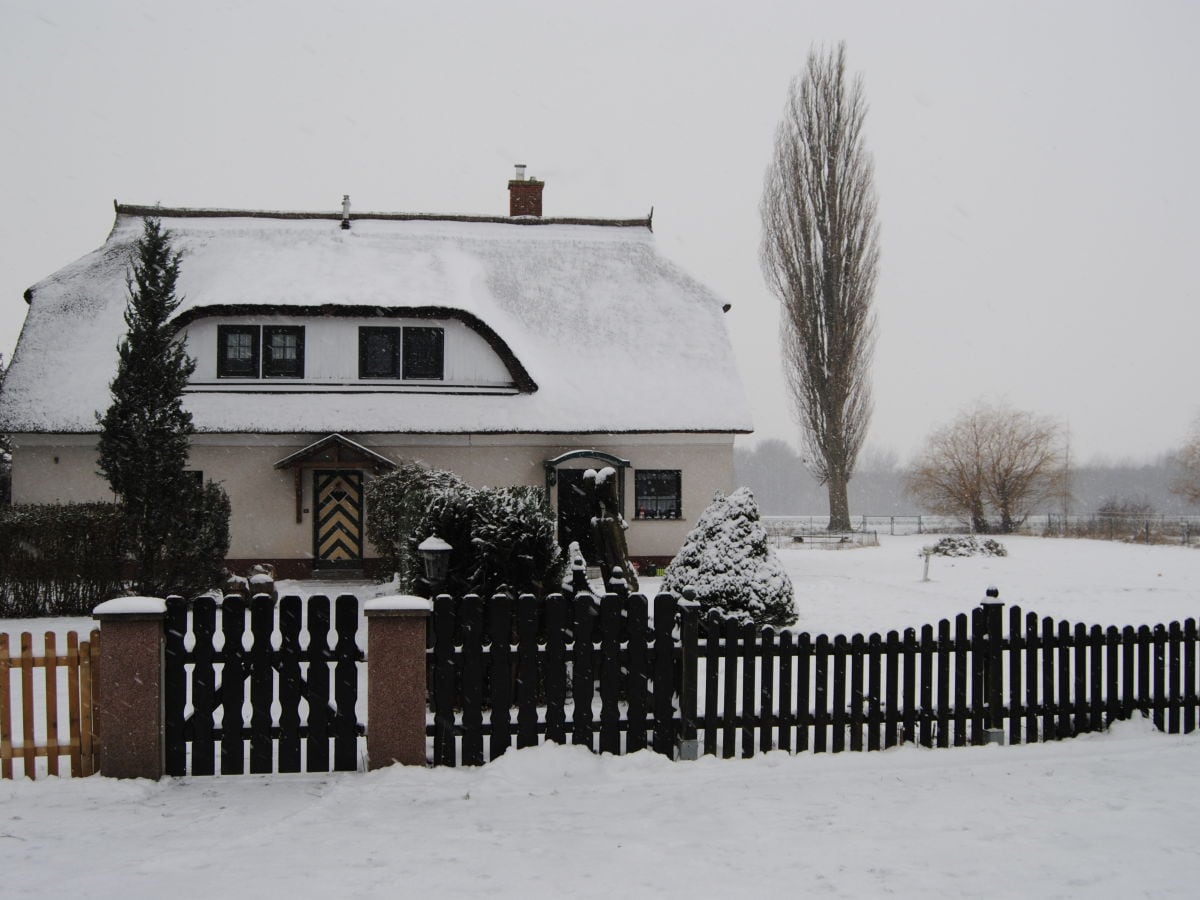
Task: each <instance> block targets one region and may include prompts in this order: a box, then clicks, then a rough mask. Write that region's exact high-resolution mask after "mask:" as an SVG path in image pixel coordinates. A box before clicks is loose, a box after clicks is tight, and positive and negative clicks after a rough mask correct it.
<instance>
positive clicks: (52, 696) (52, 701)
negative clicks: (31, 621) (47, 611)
mask: <svg viewBox="0 0 1200 900" xmlns="http://www.w3.org/2000/svg"><path fill="white" fill-rule="evenodd" d="M43 647H44V648H45V649H44V650H43V652H42V659H43V668H42V676H43V677H44V678H45V682H44V683H45V692H46V693H45V697H46V774H48V775H58V747H59V741H58V641H57V639H56V635H55V634H54V632H53V631H47V632H46V634H45V636H44V638H43Z"/></svg>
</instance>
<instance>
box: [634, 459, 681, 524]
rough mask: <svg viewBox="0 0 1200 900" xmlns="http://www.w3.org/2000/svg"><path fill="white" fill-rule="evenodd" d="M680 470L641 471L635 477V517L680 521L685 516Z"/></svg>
mask: <svg viewBox="0 0 1200 900" xmlns="http://www.w3.org/2000/svg"><path fill="white" fill-rule="evenodd" d="M680 480H681V479H680V472H679V470H678V469H640V470H638V471H637V472H636V473H635V475H634V485H635V488H634V517H635V518H638V519H678V518H680V517H681V516H682V515H683V504H682V500H681V497H680V493H681V492H680Z"/></svg>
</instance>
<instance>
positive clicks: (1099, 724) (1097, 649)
mask: <svg viewBox="0 0 1200 900" xmlns="http://www.w3.org/2000/svg"><path fill="white" fill-rule="evenodd" d="M1088 647H1089V650H1088V653H1089V654H1090V655H1089V657H1088V661H1089V663H1090V664H1091V669H1090V673H1089V675H1088V681H1089V682H1090V687H1091V695H1090V698H1089V699H1090V700H1091V707H1092V717H1091V723H1090V726H1091V730H1092V731H1103V730H1104V629H1103V628H1101V627H1100V626H1099V625H1093V626H1092V628H1091V631H1090V633H1089V635H1088Z"/></svg>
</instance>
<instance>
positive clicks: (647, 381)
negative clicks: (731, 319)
mask: <svg viewBox="0 0 1200 900" xmlns="http://www.w3.org/2000/svg"><path fill="white" fill-rule="evenodd" d="M150 212H156V213H157V214H158V215H159V216H160V217H161V218H162V220H163V224H164V226H165V227H166V228H168V229H169V230H170V231H171V232H172V233H173V235H174V246H175V247H176V248H177V249H180V250H182V251H183V254H184V256H183V263H182V269H181V274H180V279H179V286H178V292H179V294H180V295H181V296H182V298H183V300H182V303H181V306H180V310H179V313H178V315H179V316H180V317H183V319H184V321H187V320H190V319H194V318H197V317H203V316H204V315H205V310H206V309H207V308H209V307H223V306H224V307H230V306H239V307H240V306H244V305H246V304H254V305H262V306H264V307H267V308H269V309H270V312H271V314H285V315H286V313H287V308H288V307H313V306H321V305H327V304H335V305H338V306H340V307H342V308H350V309H353V308H355V307H360V306H361V307H363V308H364V312H366V311H367V310H368V309H373V308H377V307H387V308H392V309H401V310H403V309H406V308H412V309H414V310H416V309H428V308H430V307H435V308H443V309H446V310H454V311H461V312H462V313H464V314H466V316H467V317H474V318H475V319H477V320H478V321H480V322H482V323H483V324H484V325H486V326H487V327H488V328H490V329H491V330H492V331H493V332H495V335H496V336H497V337H498V338H499V341H501V342H502V343H503V345H504V346H505V347H506V348H507V349H508V350H509V351H511V353H512V354H513V356H514V357H515V358H516V360H517V361H518V362H519V363H520V365H521V366H523V367H524V369H525V370H526V371H527V372H528V374H529V377H530V379H531V381H532V383H533V384H534V385H536V386H537V390H536V391H535V392H532V393H517V394H508V395H497V394H490V395H430V394H407V393H360V394H336V395H322V394H320V393H299V394H281V393H203V392H199V393H189V394H188V395H187V396H186V398H185V404H186V406H187V408H188V409H190V410H191V411H192V414H193V418H194V421H195V425H196V429H197V431H199V432H275V433H298V432H299V433H326V432H335V431H336V432H342V433H382V432H408V433H431V434H437V433H471V432H551V433H559V432H561V433H573V432H584V433H586V432H663V431H714V432H744V431H749V430H750V429H751V422H750V414H749V407H748V404H747V402H746V398H745V395H744V393H743V390H742V386H741V381H740V379H739V377H738V374H737V369H736V366H735V364H734V359H733V352H732V348H731V346H730V342H729V338H728V335H727V333H726V330H725V324H724V321H723V313H722V307H723V305H724V304H723V302H722V300H721V299H720V298H719V297H717V296H716V295H714V294H713V293H712V292H711V291H709V290H708V289H707V288H705V287H704V286H703V285H701V284H699V283H698V282H696V281H695V280H694V279H692V278H691V277H690V276H688V275H687V274H686V273H685V272H683V271H682V270H680V269H679V268H678V267H677V266H675V265H673V264H672V263H670V262H668V261H667V260H665V259H663V258H662V257H661V256H659V254H658V253H657V251H656V249H655V245H654V237H653V234H652V233H651V231H650V228H649V221H648V220H641V221H638V220H616V221H607V222H606V221H601V220H553V219H542V220H536V219H535V220H530V219H512V220H508V219H496V218H483V217H475V218H472V217H462V216H459V217H440V218H439V217H434V216H404V215H397V216H387V215H383V214H366V215H361V216H353V217H352V220H353V226H352V228H350V229H349V230H343V229H341V228H340V223H339V222H338V221H337V217H331V216H329V215H327V214H294V213H291V214H282V213H252V212H242V213H239V212H237V211H230V210H219V211H218V210H208V211H206V210H167V209H159V210H152V209H150V208H145V207H125V206H118V207H117V218H116V223H115V225H114V227H113V230H112V233H111V234H110V235H109V238H108V240H107V241H106V242H105V243H104V245H103V246H101V247H100V248H99V249H97V250H95V251H94V252H92V253H90V254H88V255H87V256H85V257H83V258H82V259H80V260H77V261H76V262H74V263H72V264H70V265H68V266H66V267H65V268H63V269H61V270H60V271H58V272H56V273H55V274H53V275H51V276H50V277H48V278H46V279H45V280H44V281H41V282H39V283H38V284H36V285H34V286H33V287H32V288H30V290H29V291H28V292H27V295H26V296H27V299H28V300H29V312H28V316H27V319H26V322H25V326H24V328H23V330H22V333H21V337H20V340H19V341H18V344H17V349H16V352H15V354H14V355H13V359H12V363H11V366H10V368H9V372H8V377H7V379H6V382H5V386H4V394H3V396H2V397H0V429H3V430H7V431H9V432H81V433H86V432H94V431H96V430H97V426H96V413H97V412H102V411H103V410H104V409H106V408H107V406H108V404H109V402H110V397H109V393H108V383H109V382H110V381H111V379H112V377H113V375H114V374H115V371H116V362H117V355H116V352H115V347H116V345H117V342H118V341H119V340H120V339H121V337H122V336H123V334H124V331H125V324H124V321H123V317H122V314H123V311H124V308H125V303H126V297H127V289H126V273H127V269H128V262H129V254H130V250H131V247H132V245H133V243H134V242H135V241H136V240H137V239H138V237H139V236H140V235H141V231H142V215H144V214H148V213H150ZM535 223H536V224H535ZM530 225H535V227H530Z"/></svg>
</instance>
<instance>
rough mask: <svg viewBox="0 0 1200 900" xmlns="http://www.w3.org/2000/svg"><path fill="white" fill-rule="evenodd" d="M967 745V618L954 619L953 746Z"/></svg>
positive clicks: (962, 614)
mask: <svg viewBox="0 0 1200 900" xmlns="http://www.w3.org/2000/svg"><path fill="white" fill-rule="evenodd" d="M966 744H967V616H966V613H959V614H958V615H957V616H955V617H954V746H955V747H965V746H966Z"/></svg>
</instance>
